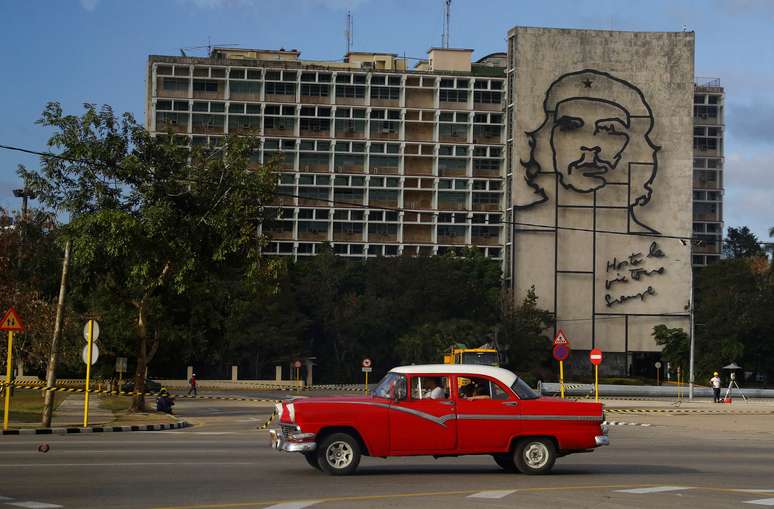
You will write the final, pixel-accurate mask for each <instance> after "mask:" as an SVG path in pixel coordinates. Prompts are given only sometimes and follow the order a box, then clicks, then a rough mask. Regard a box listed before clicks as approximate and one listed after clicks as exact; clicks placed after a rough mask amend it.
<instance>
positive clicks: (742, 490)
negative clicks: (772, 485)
mask: <svg viewBox="0 0 774 509" xmlns="http://www.w3.org/2000/svg"><path fill="white" fill-rule="evenodd" d="M734 491H738V492H739V493H774V490H748V489H739V490H734Z"/></svg>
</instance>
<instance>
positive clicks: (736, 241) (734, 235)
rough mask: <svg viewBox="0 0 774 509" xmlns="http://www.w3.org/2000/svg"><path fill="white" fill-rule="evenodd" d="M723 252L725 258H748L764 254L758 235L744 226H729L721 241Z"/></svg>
mask: <svg viewBox="0 0 774 509" xmlns="http://www.w3.org/2000/svg"><path fill="white" fill-rule="evenodd" d="M723 254H724V255H725V256H726V257H727V258H750V257H757V256H766V253H765V251H764V250H763V248H762V247H761V243H760V242H759V241H758V237H757V236H756V235H755V234H754V233H753V232H751V231H750V229H749V228H748V227H746V226H742V227H740V228H734V227H729V228H728V233H727V235H726V239H725V240H724V241H723Z"/></svg>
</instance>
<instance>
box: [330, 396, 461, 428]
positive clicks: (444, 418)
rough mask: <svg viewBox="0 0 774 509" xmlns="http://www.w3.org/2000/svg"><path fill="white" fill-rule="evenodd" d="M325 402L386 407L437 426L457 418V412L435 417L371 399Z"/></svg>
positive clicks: (443, 425)
mask: <svg viewBox="0 0 774 509" xmlns="http://www.w3.org/2000/svg"><path fill="white" fill-rule="evenodd" d="M326 403H329V404H330V403H333V404H339V405H366V406H375V407H379V408H387V409H390V410H395V411H396V412H403V413H406V414H411V415H414V416H416V417H419V418H420V419H425V420H428V421H430V422H434V423H435V424H438V425H439V426H442V427H444V428H445V427H446V421H451V420H454V419H456V418H457V414H446V415H442V416H440V417H436V416H435V415H433V414H428V413H427V412H420V411H419V410H414V409H413V408H406V407H402V406H398V405H388V404H386V403H376V402H371V401H326Z"/></svg>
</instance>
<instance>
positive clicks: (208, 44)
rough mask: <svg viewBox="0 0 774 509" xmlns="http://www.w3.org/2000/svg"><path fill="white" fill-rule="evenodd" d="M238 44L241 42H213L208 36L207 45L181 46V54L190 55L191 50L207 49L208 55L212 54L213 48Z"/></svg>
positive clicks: (231, 46) (230, 46)
mask: <svg viewBox="0 0 774 509" xmlns="http://www.w3.org/2000/svg"><path fill="white" fill-rule="evenodd" d="M237 46H239V44H225V43H224V44H218V43H215V44H213V43H212V40H211V39H210V38H209V37H208V38H207V44H206V45H205V46H189V47H187V48H180V55H181V56H184V57H186V56H188V55H187V52H190V51H191V50H201V49H207V56H210V55H211V54H212V49H213V48H235V47H237Z"/></svg>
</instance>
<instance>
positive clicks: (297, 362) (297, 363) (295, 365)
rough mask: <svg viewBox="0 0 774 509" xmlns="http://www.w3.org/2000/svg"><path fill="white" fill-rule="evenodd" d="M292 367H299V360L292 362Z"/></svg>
mask: <svg viewBox="0 0 774 509" xmlns="http://www.w3.org/2000/svg"><path fill="white" fill-rule="evenodd" d="M293 367H294V368H300V367H301V361H296V362H294V363H293Z"/></svg>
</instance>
